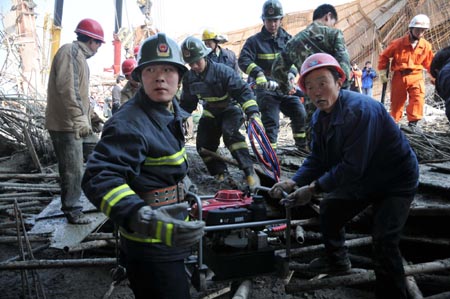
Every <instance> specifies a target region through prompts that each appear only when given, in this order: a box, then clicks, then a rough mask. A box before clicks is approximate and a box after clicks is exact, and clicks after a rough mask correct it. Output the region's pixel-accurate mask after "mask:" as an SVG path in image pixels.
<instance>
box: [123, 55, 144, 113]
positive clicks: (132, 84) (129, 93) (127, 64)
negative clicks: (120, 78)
mask: <svg viewBox="0 0 450 299" xmlns="http://www.w3.org/2000/svg"><path fill="white" fill-rule="evenodd" d="M136 66H137V62H136V60H135V59H134V58H128V59H125V60H124V61H123V62H122V73H123V74H124V76H125V78H126V79H127V80H128V81H127V83H126V84H125V86H124V87H123V88H122V90H121V91H120V105H123V104H125V103H126V102H127V101H128V100H129V99H131V98H132V97H133V96H134V95H135V93H136V92H137V91H138V89H139V87H140V83H139V82H138V81H135V80H134V79H133V77H132V76H131V74H132V73H133V70H134V68H135V67H136Z"/></svg>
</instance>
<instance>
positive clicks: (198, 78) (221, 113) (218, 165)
mask: <svg viewBox="0 0 450 299" xmlns="http://www.w3.org/2000/svg"><path fill="white" fill-rule="evenodd" d="M206 61H207V66H206V69H205V71H204V72H203V73H202V74H197V73H195V72H194V71H192V70H190V71H189V72H188V73H187V74H186V75H185V76H184V78H183V93H182V94H181V104H180V105H181V107H182V108H183V109H185V110H186V111H187V112H189V113H192V111H194V110H195V109H196V107H197V104H198V101H199V100H202V101H203V114H202V117H201V118H200V121H199V125H198V130H197V150H198V151H199V154H200V156H201V157H202V159H203V161H204V163H205V165H206V167H207V168H208V171H209V173H210V174H211V175H216V174H223V173H224V172H225V171H226V164H225V163H224V162H223V161H219V160H216V159H213V158H211V157H209V156H205V155H203V154H202V153H201V151H200V149H201V148H205V149H207V150H210V151H212V152H215V151H217V149H218V147H219V144H220V137H221V136H222V135H223V142H224V143H225V146H226V147H227V148H228V149H229V150H230V152H231V155H232V156H233V157H234V158H235V159H236V161H237V162H238V164H239V168H240V169H242V170H243V171H244V172H245V173H246V175H249V174H250V173H248V171H250V169H253V161H252V159H251V157H250V153H249V151H248V146H247V143H246V142H245V136H243V135H242V134H241V133H240V132H239V128H240V127H241V126H242V124H243V122H244V117H243V113H242V110H243V111H244V112H245V113H246V114H247V115H251V114H253V113H257V112H259V110H258V105H257V104H256V100H255V99H254V94H253V92H252V91H251V89H250V88H249V86H248V85H247V84H246V83H245V82H244V81H243V80H242V79H241V77H239V75H238V74H237V73H236V72H235V71H234V70H233V69H231V68H230V67H228V66H226V65H224V64H221V63H215V62H213V61H211V60H210V59H208V58H207V59H206Z"/></svg>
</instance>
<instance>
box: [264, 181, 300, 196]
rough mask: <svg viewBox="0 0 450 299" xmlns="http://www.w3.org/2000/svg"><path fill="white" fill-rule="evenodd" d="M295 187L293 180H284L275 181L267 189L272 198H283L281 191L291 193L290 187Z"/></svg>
mask: <svg viewBox="0 0 450 299" xmlns="http://www.w3.org/2000/svg"><path fill="white" fill-rule="evenodd" d="M294 187H295V182H294V181H293V180H286V181H282V182H279V183H276V184H275V185H273V186H272V188H271V189H270V190H269V195H270V197H272V198H276V199H281V198H283V197H284V196H283V193H291V191H292V189H294Z"/></svg>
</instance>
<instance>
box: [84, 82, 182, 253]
mask: <svg viewBox="0 0 450 299" xmlns="http://www.w3.org/2000/svg"><path fill="white" fill-rule="evenodd" d="M172 107H173V113H172V112H171V111H169V110H168V109H167V107H165V106H164V105H161V104H159V103H156V102H152V101H151V100H150V99H149V98H148V97H147V96H146V95H145V93H144V90H143V89H140V90H139V91H138V92H137V93H136V95H135V96H134V97H133V98H132V99H131V100H130V101H128V102H127V103H125V104H124V105H123V106H122V108H121V109H120V110H118V111H117V113H116V114H114V115H113V116H112V117H111V118H110V119H109V120H108V121H107V122H106V123H105V126H104V129H103V133H102V138H101V140H100V141H99V142H98V144H97V146H96V147H95V149H94V151H93V153H92V154H91V156H90V158H89V160H88V162H87V165H86V172H85V175H84V177H83V182H82V187H83V190H84V192H85V194H86V196H87V197H88V198H89V200H90V201H91V202H92V203H93V204H94V205H95V206H97V207H98V208H99V209H100V210H101V211H102V212H103V213H105V215H107V216H108V217H109V218H111V219H112V220H113V221H114V222H115V223H117V224H119V226H120V227H121V230H122V231H124V232H126V228H127V221H128V219H129V218H130V217H131V215H133V214H134V213H135V212H136V211H137V210H138V209H139V208H141V207H142V206H144V205H145V202H144V201H143V200H142V199H141V198H140V197H139V196H138V195H137V194H141V193H147V192H149V191H152V190H155V189H160V188H165V187H168V186H173V185H176V184H177V183H178V182H180V181H181V180H182V179H183V178H184V177H185V176H186V173H187V169H188V163H187V156H186V150H185V147H184V131H183V127H182V123H183V119H186V118H187V116H188V115H187V113H186V112H185V111H183V110H182V109H181V108H180V107H179V105H178V101H177V100H176V99H174V100H173V101H172ZM180 219H184V217H181V216H180ZM126 235H128V236H132V240H133V241H138V242H143V243H148V242H149V241H148V240H149V239H150V238H149V237H148V236H139V235H137V234H134V233H131V232H128V233H126V234H124V236H125V237H126ZM154 241H155V242H158V240H154ZM152 242H153V241H152ZM152 242H151V243H152ZM170 250H172V251H173V254H174V255H178V254H179V253H180V249H176V248H171V249H170ZM169 255H170V254H169Z"/></svg>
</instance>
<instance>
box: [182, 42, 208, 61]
mask: <svg viewBox="0 0 450 299" xmlns="http://www.w3.org/2000/svg"><path fill="white" fill-rule="evenodd" d="M181 50H182V52H183V59H184V61H185V62H186V63H194V62H196V61H198V60H200V59H201V58H203V57H205V56H207V55H208V54H209V53H211V49H210V48H208V47H206V46H205V44H204V43H203V42H202V41H201V40H200V39H198V38H196V37H194V36H188V37H187V38H186V39H185V40H184V41H183V43H182V44H181Z"/></svg>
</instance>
